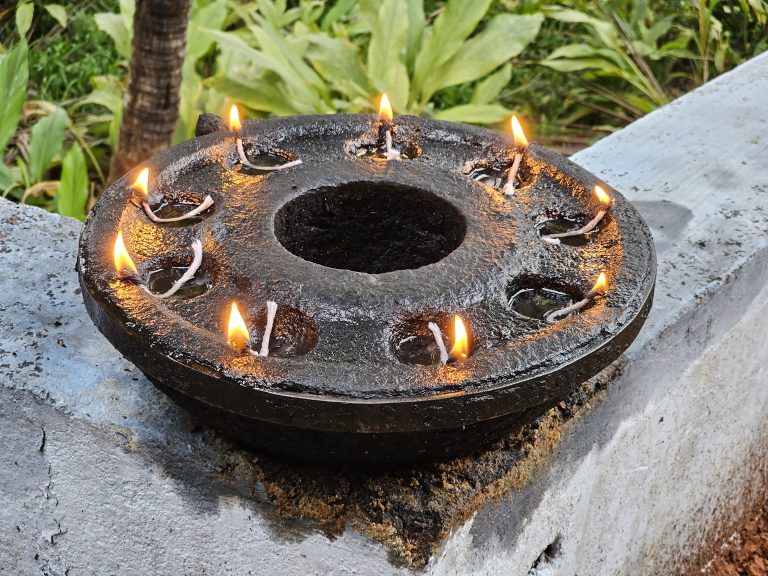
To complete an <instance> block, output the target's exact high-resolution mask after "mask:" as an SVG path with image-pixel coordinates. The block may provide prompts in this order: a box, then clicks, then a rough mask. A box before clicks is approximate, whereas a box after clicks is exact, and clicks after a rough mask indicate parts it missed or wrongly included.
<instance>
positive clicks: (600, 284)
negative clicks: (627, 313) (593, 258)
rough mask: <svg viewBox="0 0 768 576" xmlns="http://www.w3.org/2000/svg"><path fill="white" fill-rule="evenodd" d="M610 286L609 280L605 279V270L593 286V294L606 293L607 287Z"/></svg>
mask: <svg viewBox="0 0 768 576" xmlns="http://www.w3.org/2000/svg"><path fill="white" fill-rule="evenodd" d="M606 288H608V281H607V280H606V279H605V272H600V275H599V276H598V277H597V281H596V282H595V285H594V286H592V290H590V292H592V293H593V294H603V293H605V289H606Z"/></svg>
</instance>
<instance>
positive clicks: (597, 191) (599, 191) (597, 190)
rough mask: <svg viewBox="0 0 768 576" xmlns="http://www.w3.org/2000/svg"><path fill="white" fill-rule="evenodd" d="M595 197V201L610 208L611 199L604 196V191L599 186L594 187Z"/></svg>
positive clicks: (606, 195)
mask: <svg viewBox="0 0 768 576" xmlns="http://www.w3.org/2000/svg"><path fill="white" fill-rule="evenodd" d="M595 195H596V196H597V199H598V200H600V202H602V203H603V204H605V205H606V206H610V205H611V203H612V202H613V201H612V200H611V197H610V196H608V194H606V192H605V190H603V189H602V188H601V187H600V186H595Z"/></svg>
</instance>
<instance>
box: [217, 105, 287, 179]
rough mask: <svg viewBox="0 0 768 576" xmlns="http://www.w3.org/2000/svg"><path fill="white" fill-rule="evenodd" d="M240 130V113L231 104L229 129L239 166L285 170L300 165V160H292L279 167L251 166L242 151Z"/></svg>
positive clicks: (254, 168)
mask: <svg viewBox="0 0 768 576" xmlns="http://www.w3.org/2000/svg"><path fill="white" fill-rule="evenodd" d="M240 128H241V125H240V113H239V112H238V110H237V106H235V105H234V104H232V108H230V109H229V129H230V130H231V131H232V132H234V133H235V147H236V148H237V157H238V158H239V159H240V164H242V165H243V166H245V167H246V168H251V169H253V170H285V169H286V168H292V167H293V166H298V165H299V164H301V160H292V161H290V162H286V163H285V164H280V165H279V166H256V165H255V164H251V162H250V161H249V160H248V158H247V157H246V155H245V150H244V149H243V139H242V138H241V137H240Z"/></svg>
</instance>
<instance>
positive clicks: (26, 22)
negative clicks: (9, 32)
mask: <svg viewBox="0 0 768 576" xmlns="http://www.w3.org/2000/svg"><path fill="white" fill-rule="evenodd" d="M34 14H35V5H34V4H32V3H31V2H25V3H24V4H19V6H18V7H17V8H16V31H17V32H18V33H19V36H20V37H21V38H22V39H23V38H26V36H27V32H29V29H30V28H31V27H32V16H34Z"/></svg>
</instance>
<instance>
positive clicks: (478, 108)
mask: <svg viewBox="0 0 768 576" xmlns="http://www.w3.org/2000/svg"><path fill="white" fill-rule="evenodd" d="M510 114H512V113H511V112H510V111H509V110H507V109H506V108H504V106H502V105H500V104H463V105H461V106H454V107H453V108H447V109H445V110H440V111H439V112H438V113H437V114H435V118H437V119H438V120H450V121H451V122H466V123H468V124H496V123H498V122H501V121H502V120H505V119H506V118H509V116H510Z"/></svg>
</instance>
